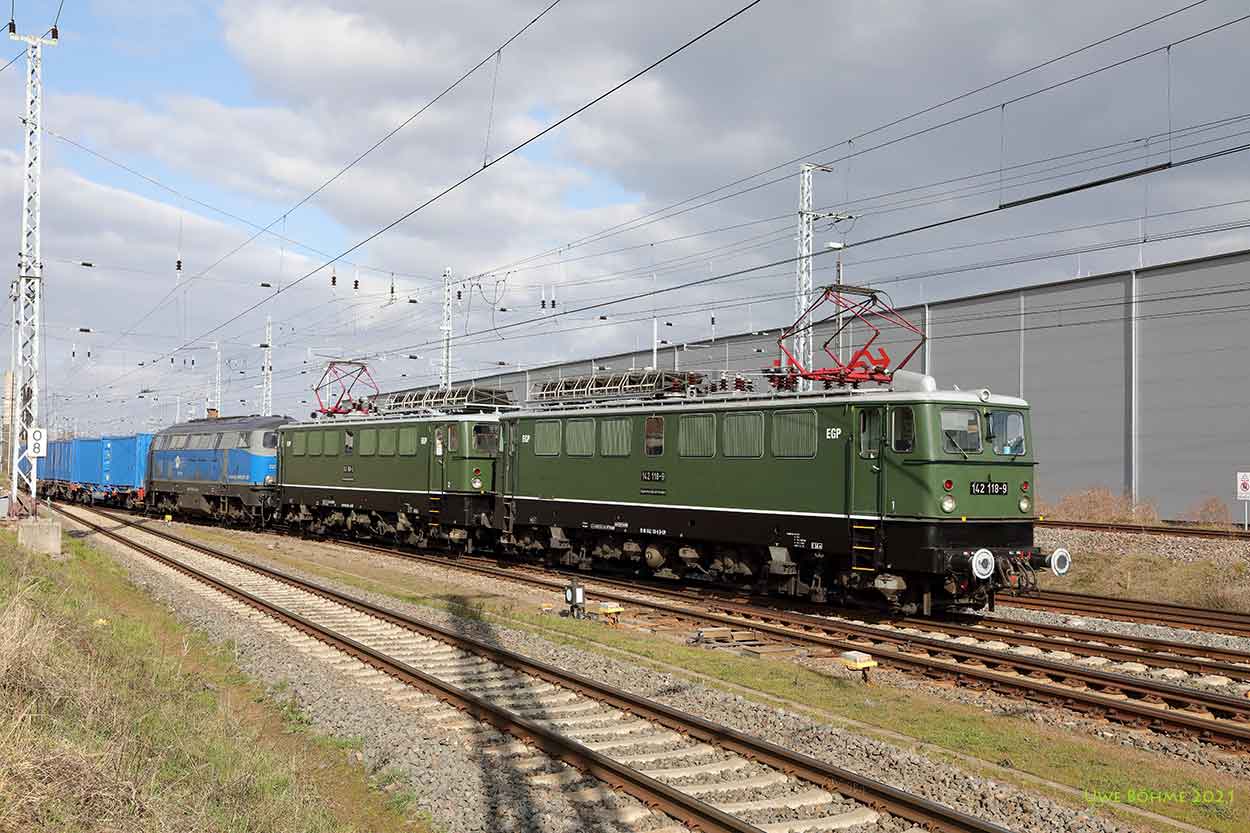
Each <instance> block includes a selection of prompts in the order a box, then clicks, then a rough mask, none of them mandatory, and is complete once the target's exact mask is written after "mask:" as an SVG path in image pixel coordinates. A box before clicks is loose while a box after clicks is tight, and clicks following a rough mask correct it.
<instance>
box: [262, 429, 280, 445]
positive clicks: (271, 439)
mask: <svg viewBox="0 0 1250 833" xmlns="http://www.w3.org/2000/svg"><path fill="white" fill-rule="evenodd" d="M261 445H263V446H264V447H265V448H277V447H278V432H277V431H266V432H265V437H264V439H263V440H262V441H261Z"/></svg>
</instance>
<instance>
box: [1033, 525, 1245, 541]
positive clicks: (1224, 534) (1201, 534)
mask: <svg viewBox="0 0 1250 833" xmlns="http://www.w3.org/2000/svg"><path fill="white" fill-rule="evenodd" d="M1033 525H1034V526H1045V527H1051V528H1053V529H1087V530H1090V531H1092V532H1124V533H1137V534H1146V535H1176V536H1180V537H1183V538H1219V539H1223V540H1230V539H1231V540H1234V541H1235V540H1246V541H1250V532H1246V531H1245V530H1241V529H1235V528H1232V527H1229V528H1228V529H1210V528H1206V527H1200V526H1187V525H1185V524H1125V523H1103V522H1100V521H1056V520H1050V521H1043V520H1035V521H1033Z"/></svg>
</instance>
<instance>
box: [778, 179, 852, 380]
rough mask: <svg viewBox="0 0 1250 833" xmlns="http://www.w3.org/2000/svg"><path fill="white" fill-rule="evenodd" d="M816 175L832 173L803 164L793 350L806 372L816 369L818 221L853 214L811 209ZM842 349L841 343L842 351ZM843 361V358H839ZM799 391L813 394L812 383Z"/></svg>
mask: <svg viewBox="0 0 1250 833" xmlns="http://www.w3.org/2000/svg"><path fill="white" fill-rule="evenodd" d="M814 171H824V172H826V173H832V172H833V169H832V168H827V167H825V166H824V165H813V164H810V163H804V164H803V165H802V166H800V168H799V235H798V241H799V252H798V261H797V262H796V264H795V271H796V274H795V286H794V317H795V319H796V320H795V324H796V326H797V327H798V328H799V329H798V331H797V332H796V333H795V334H794V341H793V344H792V346H793V350H794V356H795V358H797V359H798V360H799V361H800V362H802V365H803V367H804V368H806V369H811V368H812V367H813V362H814V360H815V333H813V332H812V330H811V327H810V324H811V321H810V320H809V316H808V308H809V307H810V306H811V305H812V301H813V300H814V298H813V295H812V254H813V252H812V241H813V238H814V236H815V225H816V221H817V220H819V219H830V220H833V221H834V222H835V223H836V222H839V221H841V220H849V219H851V215H850V214H845V213H843V212H840V211H816V210H814V209H813V207H812V173H813V172H814ZM841 282H842V268H841V261H839V262H838V283H841ZM838 315H839V318H838V324H839V326H840V325H841V323H842V319H841V311H840V310H839V313H838ZM840 349H841V346H840V343H839V350H840ZM839 360H841V356H839ZM798 384H799V390H811V389H812V380H811V379H808V378H800V379H799V380H798Z"/></svg>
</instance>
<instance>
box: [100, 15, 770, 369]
mask: <svg viewBox="0 0 1250 833" xmlns="http://www.w3.org/2000/svg"><path fill="white" fill-rule="evenodd" d="M762 2H763V0H751V2H749V3H747V4H746V5H744V6H742V7H740V8H739V9H738V10H737V11H735V12H733V13H732V14H730V15H728V16H727V17H724V18H722V19H721V20H720V21H719V22H717V23H715V24H713V25H712V26H710V27H708V28H707V29H705V30H703V31H702V32H700V33H699V34H697V35H694V36H693V37H691V38H690V39H688V40H686V41H685V42H684V43H682V44H681V45H679V46H677V47H675V48H674V49H672V50H670V51H669V52H668V53H666V54H664V55H663V56H661V57H659V58H657V59H656V60H654V61H652V62H651V63H650V64H648V65H647V66H645V67H643V68H642V69H640V70H638V71H637V72H635V73H634V74H633V75H631V76H629V77H628V78H626V79H625V80H623V81H620V82H618V83H617V84H615V85H613V86H612V87H610V88H609V89H607V90H605V91H603V92H601V93H599V94H598V95H596V96H595V97H593V98H591V99H590V100H589V101H587V102H586V103H584V104H582V105H581V106H579V107H577V108H576V109H574V110H573V111H571V112H569V113H567V114H566V115H564V116H562V117H560V118H559V119H557V120H556V121H554V122H552V123H551V124H550V125H548V126H547V127H545V128H543V129H542V130H539V131H538V132H536V133H534V134H533V135H531V136H530V137H529V138H528V139H525V140H523V141H521V142H519V143H518V144H516V145H514V146H512V147H511V148H510V149H508V150H507V151H505V152H504V153H502V154H500V155H499V156H498V157H496V158H495V159H492V160H491V161H490V162H489V163H487V164H486V165H484V166H483V167H481V168H478V169H476V170H474V171H471V172H470V173H468V174H466V175H464V176H463V177H461V178H460V179H458V180H456V181H455V182H453V183H452V184H451V185H448V186H447V187H445V188H443V189H442V190H441V191H438V192H437V193H435V194H434V195H433V196H431V197H429V198H427V199H426V200H424V201H423V202H421V203H419V204H418V205H417V206H415V207H414V208H412V209H410V210H409V211H406V212H405V213H403V214H401V215H400V216H399V217H397V218H396V219H394V220H392V221H391V222H389V223H387V224H386V225H384V226H383V227H382V228H380V229H378V230H377V231H374V232H372V233H371V234H369V235H368V236H366V237H365V238H363V239H361V240H360V241H358V242H356V243H354V244H352V245H351V246H349V247H348V248H347V249H345V250H344V251H343V252H342V253H340V254H339V255H338V256H337V257H334V258H332V259H330V260H328V261H326V262H325V263H323V264H321V265H320V266H317V267H315V268H314V269H311V270H310V271H308V272H306V273H304V274H303V275H302V276H300V277H299V278H297V279H295V280H294V281H292V282H291V283H289V284H287V285H286V286H285V287H283V288H282V290H280V291H276V292H274V293H272V294H271V295H270V296H268V297H267V298H265V299H262V300H261V301H257V302H255V303H253V304H250V305H249V306H247V307H246V308H245V309H243V310H242V311H241V312H239V313H236V314H235V315H233V316H231V317H230V318H228V319H226V320H225V321H223V322H222V323H220V324H218V325H216V326H215V327H213V328H211V329H209V330H208V331H206V332H205V333H202V334H201V335H200V336H198V337H197V338H195V339H193V340H192V341H191V342H189V343H190V344H193V343H195V342H197V341H199V340H200V339H203V338H207V337H208V336H210V335H213V334H214V333H216V332H219V331H220V330H221V329H223V328H225V327H227V326H229V325H230V324H231V323H233V322H235V321H237V320H239V319H240V318H242V317H244V316H245V315H247V314H248V313H250V312H252V311H253V310H256V309H258V308H260V307H261V306H263V305H264V304H266V303H268V302H269V301H271V300H273V299H274V298H276V297H277V296H278V295H280V294H282V293H283V292H286V291H288V290H290V289H292V288H294V287H296V286H298V285H299V284H301V283H303V282H304V281H306V280H307V279H309V278H311V277H312V276H313V275H316V274H317V273H319V272H321V270H323V269H325V268H326V267H327V266H330V265H331V264H333V263H335V262H337V261H338V260H340V259H342V258H344V257H347V256H348V255H350V254H352V253H353V252H355V251H357V250H359V249H360V248H362V247H363V246H365V245H368V244H369V243H370V242H372V241H373V240H376V239H377V238H378V237H381V236H382V235H383V234H385V233H387V232H388V231H390V230H391V229H393V228H395V227H396V226H398V225H400V224H401V223H403V222H405V221H406V220H408V219H410V218H412V217H413V216H415V215H417V214H418V213H420V212H421V211H422V210H424V209H425V208H427V207H429V206H430V205H433V204H434V203H435V202H437V201H438V200H440V199H442V198H443V197H445V196H446V195H448V194H450V193H452V192H453V191H455V190H457V189H459V188H460V187H462V186H464V185H465V184H466V183H468V182H470V181H471V180H473V179H475V178H476V177H477V176H479V175H481V174H482V173H484V172H485V171H487V170H489V169H490V168H491V167H493V166H495V165H497V164H499V163H500V162H503V161H504V160H505V159H508V158H509V157H511V156H512V155H513V154H515V153H517V152H518V151H521V150H523V149H525V148H526V147H528V146H529V145H531V144H533V143H534V142H536V141H538V140H539V139H541V138H542V137H543V136H546V135H547V134H549V133H551V132H552V131H553V130H556V129H557V128H559V127H560V126H561V125H563V124H565V123H567V122H568V121H570V120H572V119H574V118H576V117H577V116H579V115H581V114H582V113H584V112H585V111H587V110H589V109H590V108H591V107H593V106H595V105H596V104H598V103H599V102H601V101H603V100H604V99H606V98H608V97H609V96H611V95H613V94H614V93H616V92H617V91H619V90H621V89H622V88H624V87H626V86H628V85H629V84H631V83H633V82H634V81H636V80H637V79H638V78H641V77H642V76H643V75H645V74H647V73H648V72H650V71H651V70H653V69H655V68H656V67H658V66H660V65H662V64H664V63H666V62H667V61H669V60H670V59H672V58H673V57H674V56H676V55H679V54H681V53H682V52H684V51H685V50H687V49H689V48H690V47H692V46H694V45H695V44H697V43H699V42H700V41H702V40H703V39H705V38H707V37H708V36H710V35H711V34H713V33H714V32H717V31H718V30H720V29H722V28H723V27H725V26H727V25H728V24H729V23H731V22H732V21H734V20H736V19H737V18H739V17H741V16H742V15H743V14H745V13H746V12H748V11H750V10H751V9H753V8H755V7H756V6H758V5H759V4H760V3H762ZM162 358H164V357H162ZM124 375H129V373H127V374H124ZM121 378H124V376H123V377H119V378H118V379H115V380H114V383H116V382H117V381H120V379H121Z"/></svg>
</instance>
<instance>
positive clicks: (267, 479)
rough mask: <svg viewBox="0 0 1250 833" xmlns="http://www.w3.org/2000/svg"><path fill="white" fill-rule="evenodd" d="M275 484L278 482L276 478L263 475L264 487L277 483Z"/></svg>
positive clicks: (270, 475)
mask: <svg viewBox="0 0 1250 833" xmlns="http://www.w3.org/2000/svg"><path fill="white" fill-rule="evenodd" d="M277 482H278V481H277V478H275V477H274V476H273V475H272V474H267V475H265V485H266V486H272V485H273V484H274V483H277Z"/></svg>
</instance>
